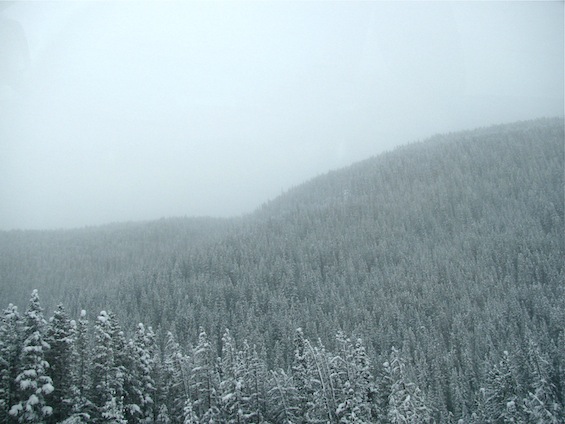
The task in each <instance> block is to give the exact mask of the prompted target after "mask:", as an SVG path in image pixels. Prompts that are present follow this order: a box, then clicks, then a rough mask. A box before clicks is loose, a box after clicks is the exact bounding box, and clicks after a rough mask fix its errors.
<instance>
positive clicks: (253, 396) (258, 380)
mask: <svg viewBox="0 0 565 424" xmlns="http://www.w3.org/2000/svg"><path fill="white" fill-rule="evenodd" d="M240 357H241V364H242V365H243V369H242V372H240V373H238V374H240V375H242V377H243V379H242V380H243V387H242V388H243V393H244V394H243V398H242V401H243V402H242V403H241V410H242V413H241V415H242V417H243V422H246V423H252V422H257V423H259V422H261V421H263V417H264V414H265V412H266V411H265V410H266V408H265V397H266V388H265V383H266V380H267V370H266V367H265V363H264V362H263V361H262V360H261V358H259V354H258V353H257V349H256V347H255V346H250V345H249V344H248V343H247V341H246V340H245V341H244V342H243V350H242V351H241V353H240Z"/></svg>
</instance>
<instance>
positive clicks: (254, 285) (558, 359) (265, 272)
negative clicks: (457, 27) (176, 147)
mask: <svg viewBox="0 0 565 424" xmlns="http://www.w3.org/2000/svg"><path fill="white" fill-rule="evenodd" d="M563 137H564V134H563V120H562V119H542V120H537V121H528V122H521V123H515V124H509V125H501V126H496V127H490V128H483V129H478V130H474V131H467V132H462V133H456V134H448V135H442V136H436V137H434V138H432V139H430V140H428V141H425V142H422V143H416V144H413V145H409V146H405V147H403V148H400V149H397V150H394V151H392V152H389V153H386V154H384V155H380V156H378V157H376V158H372V159H369V160H366V161H364V162H361V163H358V164H355V165H353V166H351V167H348V168H346V169H343V170H339V171H334V172H330V173H328V174H327V175H324V176H320V177H318V178H316V179H314V180H312V181H310V182H307V183H305V184H303V185H301V186H299V187H296V188H294V189H292V190H290V191H289V192H288V193H286V194H284V195H283V196H281V197H279V198H278V199H275V200H274V201H272V202H269V203H268V204H266V205H264V206H263V207H262V208H261V209H259V210H258V211H256V212H255V213H254V214H251V215H249V216H247V217H245V218H244V219H242V220H232V221H230V222H228V223H224V224H222V225H221V226H216V225H211V226H210V227H207V230H206V231H211V232H213V233H214V234H215V235H214V236H213V237H207V236H206V234H202V237H201V238H198V239H197V240H195V241H194V243H189V244H183V243H185V242H184V241H183V240H184V238H183V236H182V235H179V232H178V231H177V230H176V229H175V228H182V226H183V225H184V226H186V225H187V224H186V222H185V221H184V220H179V221H178V222H175V223H170V224H171V227H170V232H166V231H164V230H163V228H162V227H160V224H159V223H152V224H146V225H147V227H144V228H146V229H147V228H149V227H150V226H153V228H154V229H155V231H157V232H159V233H161V234H170V240H169V239H168V238H167V237H161V238H160V239H159V240H158V241H153V242H151V243H148V244H146V245H145V246H146V247H145V249H146V251H145V253H143V254H140V256H139V257H134V258H132V261H131V262H128V260H127V259H124V264H126V265H124V268H123V269H121V271H120V272H116V273H113V274H112V275H111V279H110V281H111V284H107V283H106V284H102V283H103V281H104V279H105V278H106V277H107V274H105V272H106V271H104V270H105V268H104V266H107V265H100V266H96V267H94V268H93V270H92V271H91V272H90V273H89V275H88V277H87V278H85V279H84V280H82V281H80V283H79V284H77V283H76V282H75V283H72V282H71V281H70V279H69V278H68V276H66V273H67V271H66V270H67V269H68V266H69V265H68V263H67V262H66V261H67V260H70V259H72V258H74V257H75V256H73V255H74V254H73V253H70V254H67V252H68V250H66V249H68V247H69V246H74V245H80V246H82V247H81V249H84V251H86V252H88V255H91V256H92V258H97V257H101V256H104V254H103V253H102V251H100V250H97V249H99V248H101V247H103V246H104V245H105V243H107V242H108V241H112V240H115V237H117V236H118V234H119V231H118V230H116V232H115V233H113V232H112V231H111V229H109V230H108V232H107V233H104V234H105V235H104V237H102V236H101V234H102V233H103V232H102V231H100V232H98V231H96V230H93V232H92V235H91V236H88V237H85V238H82V237H83V235H82V233H80V232H68V233H65V234H66V235H67V236H68V237H69V240H68V241H64V242H61V243H60V244H53V243H52V242H51V241H52V240H55V239H58V238H60V237H61V234H62V233H57V232H55V233H37V234H30V235H29V238H26V239H25V240H24V241H23V242H22V244H21V245H20V247H19V251H17V252H14V251H11V250H10V247H9V246H10V243H11V242H13V238H14V237H16V236H18V237H19V236H20V235H18V234H14V233H5V234H2V237H1V239H2V246H3V247H2V251H3V252H9V254H6V253H4V254H3V255H2V258H3V259H2V261H3V262H2V263H1V266H0V269H2V270H3V272H2V277H1V278H2V282H1V286H2V287H3V288H4V290H5V291H4V293H9V290H15V288H14V286H13V285H10V283H9V281H8V279H9V278H10V276H16V277H14V278H17V279H18V281H25V280H26V279H29V280H31V281H34V282H35V283H37V284H41V282H42V281H45V282H55V281H62V282H64V283H62V284H60V285H58V286H57V285H52V286H51V287H49V285H47V284H45V285H44V286H43V287H41V290H42V291H44V292H46V293H45V294H44V297H50V298H51V304H52V303H53V302H55V301H58V300H63V301H64V302H65V305H66V306H67V308H70V309H71V310H72V311H74V312H75V313H76V312H78V310H79V309H80V308H86V309H87V310H89V311H90V310H92V312H93V313H96V312H97V309H98V310H99V309H113V310H115V311H116V313H117V314H118V316H119V317H120V318H121V320H122V322H124V323H129V325H133V324H134V323H135V322H138V321H143V322H145V323H147V324H152V325H153V326H154V327H157V328H161V329H163V330H168V329H172V330H173V331H174V332H175V333H176V334H177V336H178V338H179V340H180V341H181V343H183V344H189V343H191V342H193V341H194V340H195V338H196V337H197V335H198V332H199V327H201V326H202V327H204V329H205V330H206V331H207V333H208V334H210V335H211V336H212V337H213V339H214V340H215V347H216V349H217V350H218V352H220V350H221V337H222V334H223V332H224V328H226V327H229V328H230V329H231V331H232V333H233V334H234V337H236V338H237V339H239V340H242V339H245V338H246V339H248V340H249V341H250V342H254V343H258V344H259V345H260V346H263V348H264V351H265V355H266V359H267V362H268V364H269V365H270V366H271V367H279V366H280V367H283V368H285V367H287V366H288V365H289V364H290V362H291V358H292V356H293V345H292V339H293V336H294V332H295V329H296V328H297V327H301V328H303V330H304V333H305V334H306V335H307V336H308V337H312V338H314V339H315V338H320V339H321V341H322V342H323V343H324V344H326V345H327V346H328V347H329V348H332V347H333V346H334V343H335V340H334V335H335V333H336V331H337V330H338V329H343V330H345V331H347V332H353V333H355V334H357V335H359V336H361V337H362V338H363V339H364V340H365V341H366V343H367V345H368V348H369V350H370V354H371V355H373V356H376V357H377V359H378V361H377V362H376V363H382V361H383V360H385V358H387V357H388V353H389V352H390V349H391V347H392V346H396V347H397V348H400V349H401V350H402V353H403V355H404V357H405V358H406V359H407V361H408V368H409V373H411V375H413V376H414V378H415V379H416V380H417V381H418V384H419V386H420V387H421V388H422V389H423V390H424V391H425V392H426V393H428V395H429V396H430V397H431V399H432V402H433V405H434V408H435V410H436V411H437V416H438V417H443V418H444V419H446V417H447V416H448V415H449V413H451V414H454V415H455V416H456V417H457V416H464V415H465V413H466V412H465V411H469V410H473V408H474V407H475V402H478V401H479V400H480V399H479V398H478V397H477V396H479V395H478V393H480V390H479V389H480V388H481V387H483V385H485V384H487V383H488V381H489V380H488V378H489V370H490V369H491V368H492V364H493V363H497V362H498V360H499V358H500V357H501V356H502V354H503V352H504V351H511V352H513V354H515V355H516V357H526V352H525V351H524V349H525V346H528V345H529V343H530V344H531V343H535V344H536V346H539V349H540V351H541V352H542V354H543V355H545V356H544V357H546V358H550V362H551V364H552V367H553V368H552V369H554V370H559V369H565V368H564V367H565V354H564V353H563V352H564V351H565V349H560V348H559V346H562V345H563V343H564V340H565V334H564V331H563V328H565V312H564V311H565V296H564V293H563V290H564V287H563V281H564V280H565V270H564V264H563V257H564V253H565V243H564V237H563V234H565V231H564V230H565V227H564V199H563V187H564V175H563V169H564V145H563ZM176 225H178V226H179V227H175V226H176ZM212 230H213V231H212ZM142 231H147V230H142ZM206 231H204V233H206ZM201 233H202V232H201ZM44 238H45V239H48V240H50V242H49V243H48V244H47V245H48V246H57V247H56V249H58V250H59V254H57V255H55V259H54V260H53V261H51V262H50V263H49V264H48V265H47V266H45V268H46V269H42V266H43V265H44V264H45V262H42V261H35V262H34V261H31V262H30V261H28V262H21V260H22V259H24V258H25V257H26V255H28V254H29V252H30V251H31V252H36V253H34V254H38V255H39V254H43V253H41V252H43V250H42V249H43V248H42V247H40V248H39V249H37V248H35V247H34V245H35V244H36V243H37V242H38V240H42V239H44ZM92 240H96V242H95V243H94V246H96V249H95V248H93V247H92V244H90V243H91V242H92ZM131 240H134V239H131ZM132 242H133V241H132ZM89 246H90V247H89ZM81 249H78V248H77V249H75V250H79V251H80V250H81ZM115 249H117V250H112V251H116V252H123V251H124V250H120V248H118V247H116V248H115ZM136 249H137V248H136ZM37 252H39V253H37ZM131 252H133V253H131V254H133V255H134V256H135V255H136V254H139V252H138V251H137V250H135V249H134V250H133V251H131ZM153 254H154V256H155V257H153ZM118 255H119V254H118ZM110 256H112V255H110ZM7 257H8V258H9V261H6V258H7ZM130 257H131V256H130ZM126 258H127V256H126ZM145 261H148V262H149V263H150V264H151V266H146V263H145ZM91 262H92V261H91ZM91 262H89V263H91ZM94 262H96V261H94ZM21 263H26V264H27V266H26V267H25V268H21V267H20V266H19V265H20V264H21ZM103 263H104V264H107V263H108V262H107V261H106V262H103ZM38 275H39V276H40V277H38ZM73 275H77V273H73ZM92 283H94V284H95V286H93V285H92ZM70 284H74V285H73V286H72V287H73V291H69V290H68V287H69V285H70ZM50 285H51V283H50ZM85 286H88V287H85ZM6 287H8V291H6ZM6 298H7V296H6ZM161 333H164V332H161ZM379 361H380V362H379ZM520 367H522V368H520V370H521V371H520V372H519V373H518V372H517V377H516V378H518V379H519V380H520V384H523V385H524V387H527V386H526V383H527V380H528V378H530V377H531V375H530V374H529V373H528V371H527V366H526V365H525V364H520ZM556 372H557V371H555V372H554V373H553V374H552V381H553V383H554V385H555V387H556V390H557V391H558V393H560V395H559V396H562V395H563V393H565V390H564V388H563V387H562V386H561V384H562V383H561V380H560V378H559V376H558V375H557V374H556Z"/></svg>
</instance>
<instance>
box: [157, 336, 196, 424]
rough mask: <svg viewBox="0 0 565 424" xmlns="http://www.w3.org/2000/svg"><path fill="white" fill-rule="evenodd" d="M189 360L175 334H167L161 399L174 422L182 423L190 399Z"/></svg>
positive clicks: (160, 401)
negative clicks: (186, 403) (187, 400)
mask: <svg viewBox="0 0 565 424" xmlns="http://www.w3.org/2000/svg"><path fill="white" fill-rule="evenodd" d="M187 359H188V358H186V357H185V356H184V355H183V354H182V353H181V350H180V346H179V344H178V343H177V341H176V340H175V337H174V335H173V333H171V332H170V331H169V332H167V337H166V339H165V347H164V352H163V365H162V376H161V382H162V384H161V389H160V392H161V398H160V399H159V403H160V404H162V405H166V407H167V414H168V416H169V418H170V420H171V421H172V422H182V420H183V414H184V412H183V411H184V403H185V400H186V399H188V397H189V379H188V377H189V372H188V360H187Z"/></svg>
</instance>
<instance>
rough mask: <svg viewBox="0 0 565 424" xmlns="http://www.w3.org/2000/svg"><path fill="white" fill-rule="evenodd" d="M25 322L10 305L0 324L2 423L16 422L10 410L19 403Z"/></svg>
mask: <svg viewBox="0 0 565 424" xmlns="http://www.w3.org/2000/svg"><path fill="white" fill-rule="evenodd" d="M22 326H23V322H22V319H21V317H20V314H19V313H18V308H17V306H14V305H12V304H11V303H10V304H9V305H8V307H7V308H6V310H4V315H3V316H2V322H1V324H0V422H3V423H10V422H15V418H14V417H13V416H11V415H10V414H9V410H10V408H11V407H12V405H14V404H15V403H17V402H18V400H19V399H18V388H17V385H16V377H17V376H18V370H19V364H20V355H21V350H22V342H23V340H22Z"/></svg>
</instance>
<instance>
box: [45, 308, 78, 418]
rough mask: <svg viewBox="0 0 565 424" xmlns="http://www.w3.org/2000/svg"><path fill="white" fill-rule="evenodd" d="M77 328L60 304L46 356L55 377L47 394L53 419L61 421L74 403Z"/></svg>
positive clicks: (49, 328)
mask: <svg viewBox="0 0 565 424" xmlns="http://www.w3.org/2000/svg"><path fill="white" fill-rule="evenodd" d="M74 336H75V334H74V329H73V325H72V324H71V320H70V319H69V316H68V315H67V313H66V312H65V309H64V308H63V305H58V306H57V308H56V309H55V312H54V314H53V316H52V317H51V318H50V319H49V324H48V326H47V332H46V336H45V340H46V341H47V343H48V344H49V346H50V349H49V350H48V351H47V352H46V354H45V358H46V360H47V362H48V363H49V370H48V374H49V376H50V377H51V380H52V381H53V386H54V388H55V389H54V390H53V392H52V393H51V394H50V395H49V396H48V397H47V400H48V402H49V404H50V405H51V406H52V407H53V414H52V415H51V416H50V417H49V419H48V422H49V423H59V422H61V421H63V420H64V419H66V418H67V417H68V416H69V415H70V413H71V410H72V404H73V399H72V397H73V377H74V376H73V371H74V370H73V369H71V368H70V367H69V365H70V364H71V363H72V359H73V357H72V355H73V343H74Z"/></svg>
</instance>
